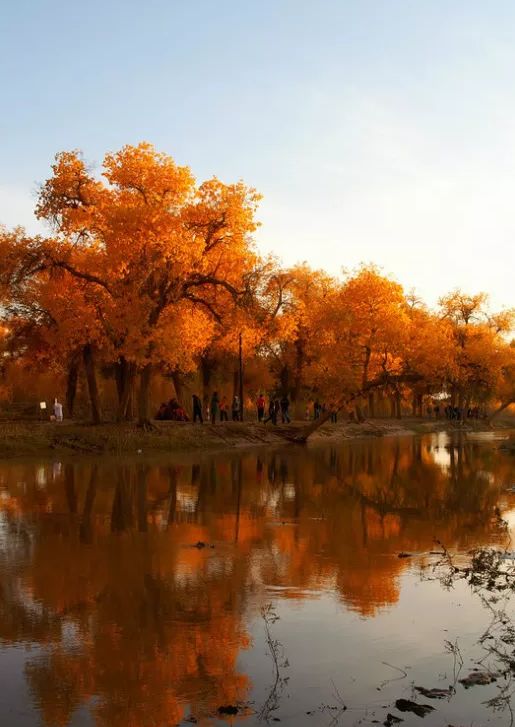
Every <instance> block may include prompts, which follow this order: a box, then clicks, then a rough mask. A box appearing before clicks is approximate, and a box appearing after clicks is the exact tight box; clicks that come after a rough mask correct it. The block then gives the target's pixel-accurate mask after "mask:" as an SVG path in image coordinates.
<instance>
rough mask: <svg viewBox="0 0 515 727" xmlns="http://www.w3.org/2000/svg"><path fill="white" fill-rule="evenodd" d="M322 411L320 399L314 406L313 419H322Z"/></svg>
mask: <svg viewBox="0 0 515 727" xmlns="http://www.w3.org/2000/svg"><path fill="white" fill-rule="evenodd" d="M321 410H322V407H321V406H320V402H319V401H318V399H317V400H316V401H315V403H314V404H313V418H314V419H320V412H321Z"/></svg>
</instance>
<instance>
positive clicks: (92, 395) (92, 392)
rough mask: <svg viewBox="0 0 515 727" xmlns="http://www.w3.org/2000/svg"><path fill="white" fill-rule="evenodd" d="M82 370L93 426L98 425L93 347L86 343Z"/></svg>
mask: <svg viewBox="0 0 515 727" xmlns="http://www.w3.org/2000/svg"><path fill="white" fill-rule="evenodd" d="M83 359H84V368H85V369H86V380H87V382H88V392H89V400H90V404H91V417H92V419H93V424H100V422H101V420H102V416H101V413H100V400H99V396H98V386H97V375H96V370H95V359H94V356H93V347H92V345H91V344H90V343H87V344H86V345H85V346H84V349H83Z"/></svg>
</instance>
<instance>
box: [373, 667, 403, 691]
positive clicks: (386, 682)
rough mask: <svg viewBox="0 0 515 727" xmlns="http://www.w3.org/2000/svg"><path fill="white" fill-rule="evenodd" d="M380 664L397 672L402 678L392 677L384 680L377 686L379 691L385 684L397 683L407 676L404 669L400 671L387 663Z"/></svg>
mask: <svg viewBox="0 0 515 727" xmlns="http://www.w3.org/2000/svg"><path fill="white" fill-rule="evenodd" d="M381 664H384V665H385V666H389V667H390V669H395V671H398V672H399V673H400V674H401V675H402V676H400V677H392V678H391V679H385V680H384V682H381V684H380V685H379V689H382V688H383V687H385V686H386V685H387V684H390V683H391V682H398V681H400V680H402V679H406V678H407V676H408V672H407V671H404V669H401V668H400V667H398V666H395V665H394V664H389V663H388V662H387V661H382V662H381Z"/></svg>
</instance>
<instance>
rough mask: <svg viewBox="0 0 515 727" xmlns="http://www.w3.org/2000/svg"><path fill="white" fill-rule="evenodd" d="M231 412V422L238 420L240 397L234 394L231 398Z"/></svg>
mask: <svg viewBox="0 0 515 727" xmlns="http://www.w3.org/2000/svg"><path fill="white" fill-rule="evenodd" d="M231 413H232V420H233V422H239V421H240V397H239V396H238V395H237V394H235V395H234V396H233V398H232V404H231Z"/></svg>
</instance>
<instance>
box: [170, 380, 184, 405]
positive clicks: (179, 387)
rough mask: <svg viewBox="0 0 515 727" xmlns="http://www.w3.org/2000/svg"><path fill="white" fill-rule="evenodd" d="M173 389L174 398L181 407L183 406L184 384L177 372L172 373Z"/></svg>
mask: <svg viewBox="0 0 515 727" xmlns="http://www.w3.org/2000/svg"><path fill="white" fill-rule="evenodd" d="M172 381H173V388H174V389H175V397H176V399H177V401H178V402H179V403H180V405H181V406H184V401H183V399H184V383H183V380H182V377H181V374H180V373H179V372H178V371H174V372H173V373H172Z"/></svg>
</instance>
